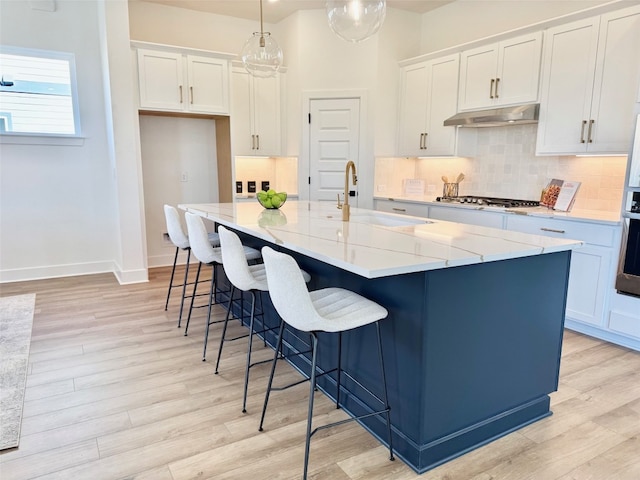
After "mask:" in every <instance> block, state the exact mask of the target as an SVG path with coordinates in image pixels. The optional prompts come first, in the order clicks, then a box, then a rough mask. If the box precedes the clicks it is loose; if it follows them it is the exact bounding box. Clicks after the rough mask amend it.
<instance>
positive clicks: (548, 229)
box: [540, 227, 564, 233]
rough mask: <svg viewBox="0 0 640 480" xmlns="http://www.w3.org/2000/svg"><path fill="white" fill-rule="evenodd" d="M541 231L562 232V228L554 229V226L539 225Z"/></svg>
mask: <svg viewBox="0 0 640 480" xmlns="http://www.w3.org/2000/svg"><path fill="white" fill-rule="evenodd" d="M540 230H542V231H543V232H552V233H564V230H556V229H555V228H546V227H540Z"/></svg>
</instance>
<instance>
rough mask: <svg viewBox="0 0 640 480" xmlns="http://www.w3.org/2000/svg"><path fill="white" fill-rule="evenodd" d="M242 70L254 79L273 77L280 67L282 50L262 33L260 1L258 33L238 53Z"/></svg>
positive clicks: (269, 37)
mask: <svg viewBox="0 0 640 480" xmlns="http://www.w3.org/2000/svg"><path fill="white" fill-rule="evenodd" d="M240 57H241V58H242V64H243V65H244V68H245V69H246V70H247V71H248V72H249V73H250V74H251V75H253V76H255V77H273V76H274V75H275V74H276V72H277V71H278V69H279V68H280V66H281V65H282V49H281V48H280V47H279V46H278V43H277V42H276V41H275V40H274V39H273V38H272V37H271V34H270V33H269V32H265V31H264V27H263V23H262V0H260V31H259V32H254V34H253V35H252V36H251V37H250V38H249V40H247V41H246V42H245V44H244V46H243V47H242V52H241V53H240Z"/></svg>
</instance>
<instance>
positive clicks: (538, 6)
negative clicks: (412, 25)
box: [420, 0, 631, 54]
mask: <svg viewBox="0 0 640 480" xmlns="http://www.w3.org/2000/svg"><path fill="white" fill-rule="evenodd" d="M610 1H611V0H562V1H559V0H511V1H505V0H482V1H478V0H458V1H455V2H452V3H449V4H447V5H444V6H443V7H440V8H437V9H435V10H432V11H431V12H427V13H425V14H424V15H423V18H422V42H421V52H420V53H421V54H423V53H430V52H436V51H438V50H442V49H444V48H448V47H453V46H456V45H461V44H463V43H467V42H470V41H472V40H478V39H481V38H484V37H489V36H491V35H496V34H498V33H503V32H506V31H509V30H513V29H516V28H520V27H525V26H528V25H533V24H535V23H538V22H542V21H544V20H549V19H552V18H555V17H560V16H562V15H566V14H569V13H574V12H578V11H580V10H584V9H587V8H591V7H594V6H597V5H601V4H604V3H610ZM626 3H631V2H626Z"/></svg>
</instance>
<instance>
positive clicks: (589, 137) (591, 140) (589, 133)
mask: <svg viewBox="0 0 640 480" xmlns="http://www.w3.org/2000/svg"><path fill="white" fill-rule="evenodd" d="M594 123H596V121H595V120H590V121H589V131H588V132H587V141H588V142H589V143H593V138H591V130H592V129H593V124H594Z"/></svg>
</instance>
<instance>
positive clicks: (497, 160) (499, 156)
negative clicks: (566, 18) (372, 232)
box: [374, 125, 627, 211]
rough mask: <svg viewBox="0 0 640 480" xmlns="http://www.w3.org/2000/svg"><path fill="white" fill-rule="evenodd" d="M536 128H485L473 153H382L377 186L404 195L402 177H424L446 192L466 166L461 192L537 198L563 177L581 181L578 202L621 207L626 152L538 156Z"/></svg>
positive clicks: (583, 206) (595, 207)
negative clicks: (446, 182)
mask: <svg viewBox="0 0 640 480" xmlns="http://www.w3.org/2000/svg"><path fill="white" fill-rule="evenodd" d="M536 129H537V126H536V125H515V126H509V127H495V128H481V129H479V131H478V138H477V151H476V156H475V157H473V158H461V157H454V158H423V159H418V158H391V157H380V158H377V159H376V173H375V186H374V191H375V193H376V195H388V196H393V195H401V193H402V180H403V179H405V178H420V179H423V180H424V181H425V185H426V187H425V191H427V190H428V189H429V186H431V187H432V190H433V186H434V185H435V191H436V192H437V195H441V193H442V184H443V182H442V179H441V177H442V176H443V175H446V176H447V177H448V179H449V180H450V181H452V179H455V177H456V176H457V175H458V173H460V172H464V174H465V177H466V178H465V180H464V181H463V182H462V183H461V184H460V190H459V194H460V195H486V196H495V197H511V198H520V199H531V200H534V199H535V200H538V199H539V198H540V193H541V191H542V188H543V187H544V186H545V185H546V184H547V182H548V181H549V179H551V178H560V179H564V180H574V181H578V182H582V185H581V187H580V191H579V192H578V196H577V198H576V203H575V205H574V208H576V209H581V210H606V211H619V210H620V206H621V203H622V191H623V184H624V177H625V170H626V164H627V163H626V162H627V158H626V157H624V156H623V157H574V156H563V157H537V156H535V154H534V152H535V142H536ZM381 186H382V187H383V189H382V191H381V188H380V187H381Z"/></svg>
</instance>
